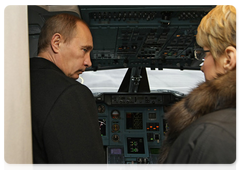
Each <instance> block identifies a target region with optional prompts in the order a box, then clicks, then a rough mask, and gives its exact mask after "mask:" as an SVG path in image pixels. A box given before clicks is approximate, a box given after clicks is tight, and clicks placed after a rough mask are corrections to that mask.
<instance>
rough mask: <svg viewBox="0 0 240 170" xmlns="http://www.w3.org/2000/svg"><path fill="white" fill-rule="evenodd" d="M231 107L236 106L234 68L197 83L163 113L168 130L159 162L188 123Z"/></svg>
mask: <svg viewBox="0 0 240 170" xmlns="http://www.w3.org/2000/svg"><path fill="white" fill-rule="evenodd" d="M231 107H233V108H234V107H235V108H236V70H233V71H229V72H228V73H226V74H224V75H219V76H218V78H216V79H213V80H211V81H206V82H203V83H201V84H200V85H198V87H197V88H195V89H193V90H192V92H190V94H189V95H188V96H186V97H185V98H183V99H182V100H181V101H180V102H178V103H176V104H175V105H173V107H171V108H170V110H169V111H168V112H167V113H166V114H165V118H166V120H167V122H168V126H169V130H168V132H167V134H166V136H165V139H164V141H163V146H162V148H161V150H160V159H159V162H160V163H163V162H164V161H165V159H166V158H167V155H168V152H169V149H170V147H171V145H172V144H173V142H174V141H175V140H176V139H177V137H178V136H179V134H180V133H181V132H182V130H183V129H185V128H186V127H187V126H188V125H190V124H191V123H192V122H194V121H195V120H196V119H198V118H199V117H201V116H203V115H205V114H208V113H211V112H214V111H217V110H222V109H226V108H231Z"/></svg>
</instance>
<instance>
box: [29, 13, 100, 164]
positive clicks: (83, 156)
mask: <svg viewBox="0 0 240 170" xmlns="http://www.w3.org/2000/svg"><path fill="white" fill-rule="evenodd" d="M92 48H93V42H92V35H91V32H90V30H89V28H88V26H87V25H86V24H85V23H84V22H83V21H82V20H81V19H79V18H78V17H75V16H73V15H69V14H59V15H56V16H53V17H52V18H50V19H48V20H47V21H46V23H45V24H44V26H43V28H42V31H41V34H40V37H39V43H38V57H36V58H32V59H31V61H30V67H31V68H30V75H31V105H32V135H33V163H105V155H104V149H103V144H102V139H101V136H100V131H99V126H98V115H97V108H96V104H95V101H94V97H93V95H92V93H91V91H90V90H89V89H88V88H87V87H86V86H84V85H82V84H80V83H78V82H77V81H76V79H77V78H78V77H79V74H81V73H83V72H84V71H85V69H86V68H87V67H90V66H91V64H92V63H91V60H90V52H91V50H92Z"/></svg>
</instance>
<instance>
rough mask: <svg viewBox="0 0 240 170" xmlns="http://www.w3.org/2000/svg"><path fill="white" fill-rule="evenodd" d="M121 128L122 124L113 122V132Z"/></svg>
mask: <svg viewBox="0 0 240 170" xmlns="http://www.w3.org/2000/svg"><path fill="white" fill-rule="evenodd" d="M119 129H120V126H119V125H118V124H113V125H112V131H113V132H117V131H119Z"/></svg>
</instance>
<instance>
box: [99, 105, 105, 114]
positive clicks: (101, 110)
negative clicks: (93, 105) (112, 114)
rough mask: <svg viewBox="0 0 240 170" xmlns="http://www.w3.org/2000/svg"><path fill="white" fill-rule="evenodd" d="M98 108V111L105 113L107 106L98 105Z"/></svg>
mask: <svg viewBox="0 0 240 170" xmlns="http://www.w3.org/2000/svg"><path fill="white" fill-rule="evenodd" d="M97 109H98V113H104V112H105V106H103V105H98V107H97Z"/></svg>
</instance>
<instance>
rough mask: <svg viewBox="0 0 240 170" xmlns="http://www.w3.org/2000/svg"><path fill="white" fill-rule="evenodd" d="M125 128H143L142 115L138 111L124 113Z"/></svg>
mask: <svg viewBox="0 0 240 170" xmlns="http://www.w3.org/2000/svg"><path fill="white" fill-rule="evenodd" d="M126 129H143V116H142V113H139V112H127V113H126Z"/></svg>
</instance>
